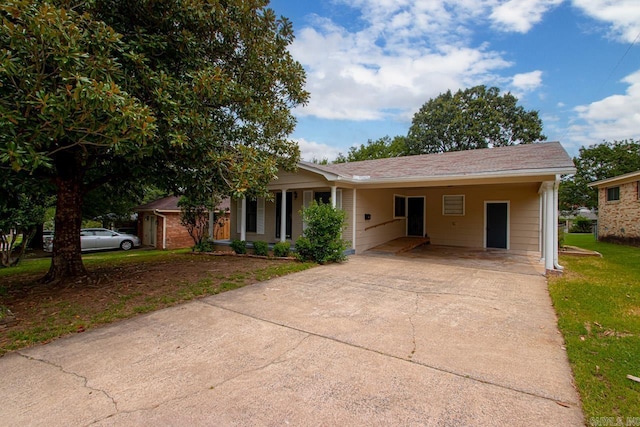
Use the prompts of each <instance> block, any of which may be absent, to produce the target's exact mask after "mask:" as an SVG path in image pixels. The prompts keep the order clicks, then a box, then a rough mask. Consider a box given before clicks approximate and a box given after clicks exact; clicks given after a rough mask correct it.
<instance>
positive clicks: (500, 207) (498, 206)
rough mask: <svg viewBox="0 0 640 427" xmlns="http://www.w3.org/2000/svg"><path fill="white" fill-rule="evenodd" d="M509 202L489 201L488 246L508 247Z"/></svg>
mask: <svg viewBox="0 0 640 427" xmlns="http://www.w3.org/2000/svg"><path fill="white" fill-rule="evenodd" d="M508 216H509V208H508V204H507V203H487V242H486V243H487V248H499V249H507V226H508Z"/></svg>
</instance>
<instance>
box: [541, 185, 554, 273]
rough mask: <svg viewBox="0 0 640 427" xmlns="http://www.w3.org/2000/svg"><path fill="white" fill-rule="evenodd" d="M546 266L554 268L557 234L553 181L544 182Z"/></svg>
mask: <svg viewBox="0 0 640 427" xmlns="http://www.w3.org/2000/svg"><path fill="white" fill-rule="evenodd" d="M543 185H544V268H545V269H546V270H547V271H548V270H553V258H554V254H553V248H554V247H555V245H554V243H553V239H554V236H555V232H554V229H555V228H557V227H555V226H554V224H553V221H554V219H555V217H556V214H555V213H554V212H553V208H554V206H555V203H554V202H553V185H554V183H553V182H551V181H548V182H545V183H544V184H543Z"/></svg>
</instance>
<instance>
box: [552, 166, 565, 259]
mask: <svg viewBox="0 0 640 427" xmlns="http://www.w3.org/2000/svg"><path fill="white" fill-rule="evenodd" d="M559 188H560V176H556V182H555V183H554V184H553V267H554V268H556V269H558V270H563V267H562V266H561V265H560V263H559V262H558V189H559Z"/></svg>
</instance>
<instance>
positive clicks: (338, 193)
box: [336, 190, 342, 209]
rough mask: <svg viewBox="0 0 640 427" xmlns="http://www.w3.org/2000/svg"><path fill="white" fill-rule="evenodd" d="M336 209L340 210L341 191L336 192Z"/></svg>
mask: <svg viewBox="0 0 640 427" xmlns="http://www.w3.org/2000/svg"><path fill="white" fill-rule="evenodd" d="M336 208H338V209H342V190H336Z"/></svg>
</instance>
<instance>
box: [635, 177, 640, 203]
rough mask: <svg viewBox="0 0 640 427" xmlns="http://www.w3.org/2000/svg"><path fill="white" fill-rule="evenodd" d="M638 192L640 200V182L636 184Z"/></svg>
mask: <svg viewBox="0 0 640 427" xmlns="http://www.w3.org/2000/svg"><path fill="white" fill-rule="evenodd" d="M636 190H637V191H636V193H637V194H636V196H637V199H638V200H640V181H638V182H636Z"/></svg>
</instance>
